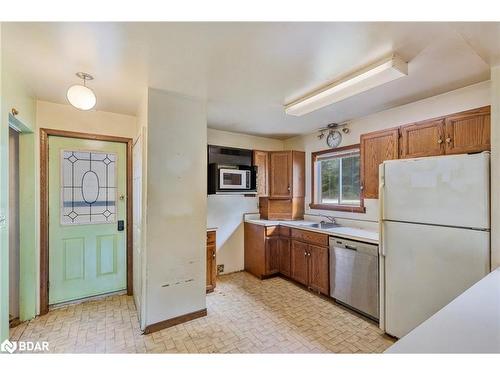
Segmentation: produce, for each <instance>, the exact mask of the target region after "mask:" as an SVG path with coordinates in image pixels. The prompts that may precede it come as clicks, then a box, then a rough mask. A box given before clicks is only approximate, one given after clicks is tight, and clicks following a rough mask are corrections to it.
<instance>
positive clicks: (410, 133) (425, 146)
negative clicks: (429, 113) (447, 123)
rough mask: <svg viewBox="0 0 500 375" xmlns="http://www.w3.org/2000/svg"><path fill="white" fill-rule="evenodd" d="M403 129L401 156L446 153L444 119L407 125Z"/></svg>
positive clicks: (401, 129)
mask: <svg viewBox="0 0 500 375" xmlns="http://www.w3.org/2000/svg"><path fill="white" fill-rule="evenodd" d="M400 131H401V144H400V147H401V158H417V157H423V156H435V155H443V154H444V120H437V121H428V122H424V123H418V124H411V125H405V126H402V127H401V128H400Z"/></svg>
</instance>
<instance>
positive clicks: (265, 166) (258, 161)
mask: <svg viewBox="0 0 500 375" xmlns="http://www.w3.org/2000/svg"><path fill="white" fill-rule="evenodd" d="M253 165H255V166H256V167H257V195H260V196H263V197H264V196H267V195H268V194H269V189H268V187H269V177H268V176H269V152H267V151H258V150H255V151H254V152H253Z"/></svg>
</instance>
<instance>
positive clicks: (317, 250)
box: [245, 223, 330, 295]
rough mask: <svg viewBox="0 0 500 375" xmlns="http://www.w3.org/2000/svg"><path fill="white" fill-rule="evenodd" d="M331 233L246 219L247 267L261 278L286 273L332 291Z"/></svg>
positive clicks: (314, 287)
mask: <svg viewBox="0 0 500 375" xmlns="http://www.w3.org/2000/svg"><path fill="white" fill-rule="evenodd" d="M329 268H330V267H329V253H328V235H326V234H322V233H316V232H312V231H307V230H301V229H291V230H290V228H286V227H281V226H270V227H265V226H263V225H258V224H252V223H245V271H247V272H249V273H251V274H252V275H254V276H257V277H259V278H265V277H269V276H273V275H278V274H281V275H284V276H287V277H290V278H291V279H292V280H295V281H296V282H298V283H300V284H303V285H305V286H307V287H308V288H309V289H311V290H314V291H316V292H318V293H322V294H325V295H328V294H329V287H330V279H329Z"/></svg>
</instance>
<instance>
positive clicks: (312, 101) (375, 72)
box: [285, 55, 408, 116]
mask: <svg viewBox="0 0 500 375" xmlns="http://www.w3.org/2000/svg"><path fill="white" fill-rule="evenodd" d="M407 75H408V64H407V63H406V62H404V61H403V60H402V59H401V58H399V57H398V56H396V55H392V56H390V57H388V58H386V59H384V60H382V61H379V62H377V63H375V64H372V65H370V66H368V67H366V68H364V69H362V70H360V71H357V72H355V73H354V74H351V75H349V76H347V77H345V78H343V79H341V80H339V81H336V82H333V83H331V84H329V85H327V86H325V87H323V88H321V89H319V90H316V91H314V92H312V93H310V94H308V95H306V96H304V97H303V98H300V99H298V100H295V101H293V102H291V103H289V104H287V105H285V112H286V114H288V115H292V116H302V115H305V114H307V113H310V112H313V111H316V110H317V109H320V108H323V107H325V106H327V105H330V104H333V103H337V102H340V101H341V100H344V99H346V98H349V97H351V96H354V95H356V94H359V93H362V92H364V91H367V90H369V89H371V88H374V87H377V86H380V85H383V84H384V83H387V82H391V81H394V80H395V79H398V78H401V77H404V76H407Z"/></svg>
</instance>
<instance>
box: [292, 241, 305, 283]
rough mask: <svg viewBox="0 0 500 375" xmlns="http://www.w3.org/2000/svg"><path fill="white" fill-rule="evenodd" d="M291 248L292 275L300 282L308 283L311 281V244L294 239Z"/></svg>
mask: <svg viewBox="0 0 500 375" xmlns="http://www.w3.org/2000/svg"><path fill="white" fill-rule="evenodd" d="M291 248H292V250H291V254H290V255H291V262H290V264H291V267H290V277H291V278H292V279H293V280H295V281H297V282H298V283H301V284H304V285H307V284H308V281H309V275H308V273H309V272H308V256H307V254H308V250H309V245H308V244H306V243H304V242H300V241H297V240H292V246H291Z"/></svg>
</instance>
